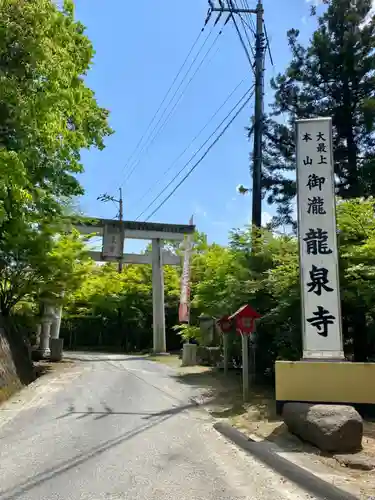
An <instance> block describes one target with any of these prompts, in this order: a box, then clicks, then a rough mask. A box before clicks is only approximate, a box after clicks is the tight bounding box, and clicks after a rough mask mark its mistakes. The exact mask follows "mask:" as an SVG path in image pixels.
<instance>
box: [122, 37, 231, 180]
mask: <svg viewBox="0 0 375 500" xmlns="http://www.w3.org/2000/svg"><path fill="white" fill-rule="evenodd" d="M212 31H213V28H212V29H211V31H210V33H209V35H208V36H207V38H206V39H205V41H204V43H203V45H202V46H201V48H200V50H199V52H198V54H197V55H196V57H195V58H194V60H193V62H192V63H191V64H190V66H189V68H188V70H187V71H186V73H185V75H184V77H183V79H182V80H181V82H180V85H179V86H178V87H177V89H176V91H175V92H174V94H173V96H172V97H171V99H170V100H169V102H168V104H167V106H166V108H165V109H164V111H163V113H162V115H161V116H160V118H159V120H158V122H157V123H156V125H155V126H154V128H153V130H152V131H151V133H150V134H149V135H148V138H147V141H148V143H147V141H146V143H145V145H144V146H143V147H142V149H141V151H140V152H139V157H138V159H137V160H135V162H134V163H133V164H132V165H131V170H130V172H129V174H128V175H127V177H126V179H125V181H124V182H123V184H125V182H127V181H128V180H129V179H130V177H131V176H132V174H133V173H134V171H135V169H136V168H137V166H138V165H139V163H140V162H141V159H142V153H147V151H148V150H149V149H150V147H151V145H152V144H153V143H154V142H155V140H156V138H157V137H158V135H159V134H160V132H161V131H162V130H163V129H164V127H165V126H166V124H167V123H168V121H169V119H170V118H171V116H172V114H173V112H174V110H175V109H176V107H177V105H178V103H179V102H180V101H181V99H182V97H183V94H184V92H185V91H186V90H187V88H188V87H189V85H190V84H191V82H192V81H193V80H194V78H195V76H196V75H197V74H198V71H199V70H200V69H201V67H202V65H203V63H204V62H205V60H206V58H207V56H208V55H209V53H210V52H211V50H212V49H213V47H214V45H215V44H216V42H217V40H218V38H219V36H220V35H221V34H222V30H220V31H219V33H218V34H217V35H216V37H215V39H214V41H213V42H212V44H211V45H210V47H209V49H208V50H207V52H206V53H205V55H204V56H203V58H202V60H201V61H200V63H199V65H198V66H197V68H196V70H195V72H194V73H193V75H192V77H191V78H190V80H189V81H188V82H187V84H186V86H185V88H184V89H183V91H182V93H181V94H180V97H179V98H178V100H177V102H175V104H174V106H173V108H172V110H171V111H170V112H169V114H168V115H167V116H166V118H165V120H164V122H163V123H162V124H161V126H160V127H159V129H157V127H158V126H159V125H160V123H161V121H162V120H163V118H164V117H165V114H166V112H167V111H168V107H169V106H170V104H171V103H172V102H173V100H174V98H175V97H176V95H177V93H178V91H179V90H180V88H181V86H182V84H183V83H184V81H185V78H186V77H187V75H188V74H189V71H190V70H191V68H192V67H193V65H194V63H195V61H196V60H197V58H198V56H199V54H200V52H201V50H202V49H203V47H204V46H205V44H206V42H207V41H208V38H209V36H210V35H211V33H212Z"/></svg>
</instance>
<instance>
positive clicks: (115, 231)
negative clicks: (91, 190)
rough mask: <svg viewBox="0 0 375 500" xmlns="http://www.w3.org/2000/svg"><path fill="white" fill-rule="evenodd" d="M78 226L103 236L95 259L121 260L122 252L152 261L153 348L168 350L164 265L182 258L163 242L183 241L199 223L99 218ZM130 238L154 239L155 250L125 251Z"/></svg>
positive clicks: (133, 259) (126, 258)
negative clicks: (183, 223) (163, 222)
mask: <svg viewBox="0 0 375 500" xmlns="http://www.w3.org/2000/svg"><path fill="white" fill-rule="evenodd" d="M75 227H76V228H77V229H78V231H79V232H80V233H81V234H97V235H98V236H102V244H103V246H102V251H101V252H90V255H91V257H92V258H93V260H95V261H104V262H108V261H112V262H113V261H119V260H120V259H121V256H122V262H123V263H124V264H151V265H152V309H153V351H154V352H155V353H163V352H166V336H165V309H164V274H163V265H172V266H178V265H179V264H180V263H181V258H180V257H178V256H177V255H173V254H172V253H171V252H167V251H165V250H163V244H164V240H174V241H183V239H184V236H185V235H189V234H193V233H194V231H195V226H194V225H179V224H161V223H156V222H137V221H122V222H121V221H119V220H111V219H95V220H94V221H93V222H87V223H84V224H83V223H80V224H76V225H75ZM127 238H129V239H136V240H151V241H152V252H151V254H131V253H123V249H124V240H126V239H127Z"/></svg>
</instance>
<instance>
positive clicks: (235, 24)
mask: <svg viewBox="0 0 375 500" xmlns="http://www.w3.org/2000/svg"><path fill="white" fill-rule="evenodd" d="M228 5H229V8H230V9H233V3H232V0H228ZM230 15H231V17H232V21H233V24H234V27H235V28H236V31H237V35H238V38H239V39H240V42H241V45H242V47H243V49H244V51H245V54H246V57H247V59H248V61H249V64H250V66H251V69H252V70H253V71H254V73H255V70H254V66H253V61H252V60H251V57H250V54H249V51H248V50H247V47H246V44H245V42H244V39H243V37H242V34H241V31H240V29H239V27H238V24H237V21H236V18H235V17H234V14H233V12H232V13H231V14H230Z"/></svg>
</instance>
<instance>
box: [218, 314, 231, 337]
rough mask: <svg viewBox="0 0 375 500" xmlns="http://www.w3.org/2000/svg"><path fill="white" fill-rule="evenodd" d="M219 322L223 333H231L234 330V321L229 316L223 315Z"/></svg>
mask: <svg viewBox="0 0 375 500" xmlns="http://www.w3.org/2000/svg"><path fill="white" fill-rule="evenodd" d="M217 323H218V325H219V327H220V330H221V331H222V332H223V333H229V332H230V331H231V330H232V323H231V322H230V320H229V316H223V317H222V318H220V319H219V320H218V321H217Z"/></svg>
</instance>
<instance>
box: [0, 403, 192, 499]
mask: <svg viewBox="0 0 375 500" xmlns="http://www.w3.org/2000/svg"><path fill="white" fill-rule="evenodd" d="M193 406H195V405H194V404H193V403H190V404H189V405H182V406H180V407H173V408H170V409H168V410H163V411H161V412H158V413H154V414H153V415H152V417H158V418H157V419H156V420H154V421H151V422H148V423H145V424H143V425H141V426H140V427H138V428H136V429H133V430H132V431H129V432H126V433H124V434H122V435H120V436H118V437H116V438H113V439H110V440H107V441H104V442H103V443H101V444H100V445H97V446H94V447H92V448H91V449H90V450H88V451H87V452H85V453H79V454H78V455H76V456H75V457H72V458H71V459H68V460H64V461H62V462H61V463H60V464H58V465H56V466H54V467H51V468H49V469H46V470H45V471H43V472H41V473H39V474H37V475H35V476H33V477H32V478H29V479H27V480H26V481H23V482H22V483H20V484H19V485H18V486H16V487H13V488H9V489H7V490H2V491H0V499H1V500H15V499H17V498H19V497H20V496H21V495H24V494H25V493H27V492H29V491H31V490H32V489H34V488H37V487H38V486H40V485H42V484H43V483H44V482H45V481H49V480H51V479H53V478H54V477H56V476H58V475H60V474H63V473H64V472H67V471H69V470H71V469H74V468H76V467H78V466H80V465H81V464H83V463H85V462H87V461H88V460H90V459H91V458H95V457H97V456H99V455H101V454H103V453H105V452H106V451H108V450H110V449H112V448H114V447H116V446H119V445H121V444H123V443H124V442H126V441H128V440H129V439H132V438H133V437H135V436H138V435H139V434H141V433H142V432H145V431H147V430H148V429H151V428H153V427H156V426H157V425H159V424H161V423H163V422H165V421H166V420H169V419H170V418H172V417H173V416H175V415H177V414H178V413H181V412H183V411H185V410H187V409H188V408H189V407H193Z"/></svg>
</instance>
